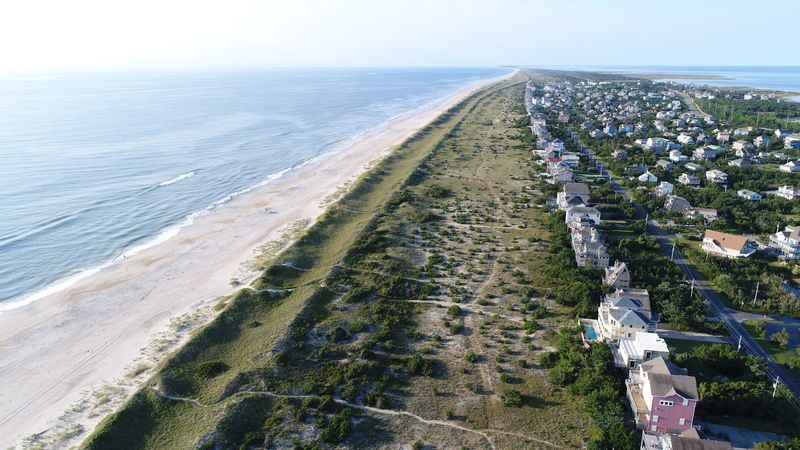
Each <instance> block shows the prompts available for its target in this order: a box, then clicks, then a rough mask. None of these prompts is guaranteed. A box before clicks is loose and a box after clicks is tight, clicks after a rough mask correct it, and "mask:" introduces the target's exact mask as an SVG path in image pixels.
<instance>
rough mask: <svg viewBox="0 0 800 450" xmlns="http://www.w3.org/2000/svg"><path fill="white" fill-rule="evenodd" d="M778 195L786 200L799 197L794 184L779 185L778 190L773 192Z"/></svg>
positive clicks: (799, 194) (798, 191)
mask: <svg viewBox="0 0 800 450" xmlns="http://www.w3.org/2000/svg"><path fill="white" fill-rule="evenodd" d="M775 195H777V196H778V197H783V198H785V199H786V200H794V199H796V198H797V197H800V189H798V188H796V187H794V186H786V185H784V186H781V187H779V188H778V191H777V192H776V193H775Z"/></svg>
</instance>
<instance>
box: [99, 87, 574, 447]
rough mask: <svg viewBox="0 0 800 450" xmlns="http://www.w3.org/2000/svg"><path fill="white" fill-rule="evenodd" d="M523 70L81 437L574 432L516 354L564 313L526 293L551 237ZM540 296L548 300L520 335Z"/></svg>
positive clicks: (526, 438)
mask: <svg viewBox="0 0 800 450" xmlns="http://www.w3.org/2000/svg"><path fill="white" fill-rule="evenodd" d="M523 81H524V80H523V79H522V76H521V75H518V76H517V77H516V78H515V79H512V80H510V81H506V82H501V83H500V84H498V85H495V86H492V87H489V88H486V89H484V90H483V91H481V92H478V93H476V94H474V95H472V96H471V97H469V98H468V99H466V100H465V101H463V102H462V103H461V104H459V105H458V106H457V107H454V108H453V109H451V110H450V111H448V112H447V113H446V114H444V115H443V116H442V117H440V118H439V119H437V120H436V121H435V122H434V123H432V124H431V125H430V126H428V127H426V128H425V129H423V130H422V131H421V132H420V133H418V134H417V135H416V136H414V138H412V139H411V140H409V141H408V142H406V143H405V144H403V145H402V146H401V147H400V148H398V149H397V150H396V151H395V152H394V153H392V155H391V156H389V157H387V158H386V159H385V160H384V161H383V162H381V163H380V164H379V165H378V166H376V167H375V168H374V169H373V170H372V171H370V172H369V173H368V174H367V175H365V176H364V177H363V178H362V179H361V180H360V181H359V182H358V183H356V184H355V185H354V188H353V189H352V191H351V192H349V193H348V194H347V195H346V196H345V197H344V198H343V199H342V200H341V202H340V203H339V204H337V205H335V206H334V207H332V208H331V209H330V210H329V211H328V212H327V213H326V214H325V215H324V216H323V217H322V218H321V220H320V221H319V222H318V223H317V224H316V225H315V226H313V227H312V228H311V229H310V231H309V232H308V233H307V234H306V235H305V236H304V237H303V238H301V239H300V240H299V241H298V242H297V243H296V244H295V245H294V246H292V247H291V248H290V249H289V250H288V251H287V252H286V253H285V254H284V255H283V256H282V257H281V258H280V260H279V261H278V262H277V263H276V264H275V265H274V266H272V267H271V268H270V269H269V270H267V271H266V273H265V274H264V276H263V277H261V279H260V280H259V281H258V283H257V284H256V285H255V286H254V289H248V290H243V291H242V292H240V293H239V294H238V295H237V296H236V298H234V299H233V300H232V301H231V302H230V304H229V305H228V306H227V308H226V310H225V311H224V312H222V313H221V314H220V315H219V317H218V318H217V319H215V320H214V321H213V322H212V323H211V324H210V325H209V326H207V327H206V328H204V329H203V330H201V331H200V332H199V333H198V334H197V335H196V336H195V337H194V338H193V339H192V340H191V341H190V342H189V344H188V345H186V346H185V347H184V348H183V349H182V350H181V351H179V352H178V353H177V354H176V355H175V356H174V357H173V358H171V359H170V360H169V361H168V362H167V363H166V364H165V365H164V367H163V368H162V369H161V370H160V373H159V374H158V376H157V377H156V378H155V379H154V380H152V382H151V383H150V385H149V386H148V387H147V388H146V389H143V390H141V391H140V392H138V393H137V394H136V395H135V396H134V397H133V398H132V399H131V400H130V402H128V403H127V404H126V405H125V407H124V408H123V409H122V410H120V411H119V412H118V413H116V414H114V415H113V416H111V417H109V418H107V419H106V420H105V421H104V422H103V423H102V424H101V425H100V427H99V428H98V429H97V430H96V432H95V433H94V434H93V435H92V436H90V438H89V439H87V441H86V442H85V443H84V447H85V448H89V449H105V448H119V449H128V448H131V449H133V448H136V449H145V448H147V449H150V448H152V449H156V448H158V449H161V448H226V449H227V448H275V447H278V448H293V447H294V448H333V447H347V448H377V447H383V446H393V447H396V446H400V445H404V444H413V443H425V444H434V445H437V446H444V447H461V446H464V447H468V448H541V447H543V446H548V447H549V446H563V447H575V446H578V445H579V444H580V442H581V440H582V436H581V434H582V433H583V431H581V430H583V429H586V427H585V426H584V425H585V423H586V420H587V419H585V418H584V417H582V416H581V415H580V413H579V412H577V411H578V408H577V407H574V406H572V405H571V404H569V403H568V402H569V399H568V398H567V396H566V394H563V393H561V392H559V391H557V390H554V389H551V388H550V387H548V385H547V383H546V381H545V379H544V375H543V372H542V370H541V369H539V368H538V367H537V366H536V364H533V363H529V362H528V361H527V358H528V357H530V358H533V356H534V355H535V353H536V352H538V351H539V350H540V349H541V348H545V347H547V343H546V342H545V338H546V333H547V331H546V330H547V329H548V328H549V327H551V323H553V324H555V323H557V322H559V321H560V320H561V318H562V316H561V312H559V311H558V310H557V308H555V307H553V308H549V307H545V306H544V304H545V303H544V302H540V301H539V300H534V299H533V297H534V296H533V295H532V292H531V291H525V292H524V293H523V292H522V291H523V286H525V285H528V284H530V283H531V282H535V279H536V265H537V264H541V263H542V262H543V261H542V260H543V257H538V258H537V254H540V253H541V254H544V253H545V252H546V244H544V243H543V239H545V238H546V235H545V234H546V233H545V232H544V231H543V229H542V228H541V227H540V226H538V225H539V224H540V223H541V222H540V221H541V219H542V216H543V213H542V212H541V210H537V209H535V208H530V203H531V199H530V198H528V197H530V195H529V194H524V195H523V194H520V192H521V191H522V190H523V188H524V186H525V184H526V183H525V181H524V180H525V179H527V178H529V177H530V170H531V167H530V164H531V162H530V154H529V152H528V146H527V145H524V144H522V143H521V142H520V141H519V140H518V139H520V138H519V136H522V135H524V133H523V131H526V130H525V128H524V124H523V125H520V123H521V119H522V118H523V117H524V112H523V111H521V107H522V102H521V95H522V90H523ZM462 177H463V178H462ZM472 177H479V178H482V179H485V180H486V183H485V184H482V185H481V184H474V183H472V182H471V181H469V180H470V179H471V178H472ZM526 198H528V200H527V201H526V200H525V199H526ZM450 222H457V223H459V224H467V225H468V224H469V223H475V224H476V225H482V224H484V225H491V224H496V225H500V224H501V223H502V225H503V227H498V228H489V227H478V226H476V227H467V228H462V227H455V226H451V225H450ZM512 267H516V268H518V270H513V269H512ZM523 297H524V300H521V301H516V300H514V299H521V298H523ZM409 300H411V301H409ZM456 303H462V304H465V307H464V308H463V309H462V308H460V307H458V305H456ZM534 303H536V304H537V305H542V310H544V309H547V310H548V311H549V315H548V317H546V318H545V317H542V319H541V321H540V324H539V326H540V327H541V329H539V330H538V331H536V332H531V333H530V334H525V333H523V330H522V329H521V323H525V322H524V319H523V318H527V317H530V311H531V310H533V309H537V308H538V306H531V305H533V304H534ZM466 304H469V305H466ZM441 305H449V307H441ZM479 328H480V333H479V332H478V329H479ZM531 331H533V330H531ZM523 334H525V336H523ZM470 353H474V354H475V356H474V359H473V358H472V357H470V355H469V354H470ZM512 391H513V392H512Z"/></svg>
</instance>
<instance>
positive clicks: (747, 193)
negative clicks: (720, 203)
mask: <svg viewBox="0 0 800 450" xmlns="http://www.w3.org/2000/svg"><path fill="white" fill-rule="evenodd" d="M736 195H737V196H738V197H740V198H743V199H745V200H750V201H753V202H757V201H759V200H761V194H759V193H758V192H753V191H751V190H749V189H739V190H738V191H736Z"/></svg>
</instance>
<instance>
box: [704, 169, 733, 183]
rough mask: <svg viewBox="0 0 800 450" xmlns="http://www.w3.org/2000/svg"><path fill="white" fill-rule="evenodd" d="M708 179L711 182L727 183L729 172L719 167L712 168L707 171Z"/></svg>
mask: <svg viewBox="0 0 800 450" xmlns="http://www.w3.org/2000/svg"><path fill="white" fill-rule="evenodd" d="M706 180H708V181H709V182H711V183H717V184H725V183H727V182H728V174H727V173H725V172H723V171H721V170H717V169H711V170H709V171H707V172H706Z"/></svg>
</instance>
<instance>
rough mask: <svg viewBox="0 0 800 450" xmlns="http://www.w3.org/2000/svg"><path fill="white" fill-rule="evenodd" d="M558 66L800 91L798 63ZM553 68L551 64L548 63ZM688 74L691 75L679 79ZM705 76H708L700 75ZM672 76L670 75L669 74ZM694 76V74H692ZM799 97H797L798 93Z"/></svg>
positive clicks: (725, 85)
mask: <svg viewBox="0 0 800 450" xmlns="http://www.w3.org/2000/svg"><path fill="white" fill-rule="evenodd" d="M557 67H558V68H560V69H562V70H589V71H598V72H613V73H640V74H663V75H664V78H663V80H664V81H675V82H678V83H684V84H690V85H707V86H720V87H746V88H753V89H767V90H775V91H786V92H797V93H800V66H557ZM551 68H554V67H551ZM681 75H691V76H692V77H693V78H692V79H682V78H680V76H681ZM704 76H707V77H708V78H703V77H704ZM673 77H674V78H673ZM695 77H696V78H695ZM798 98H800V97H798Z"/></svg>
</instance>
